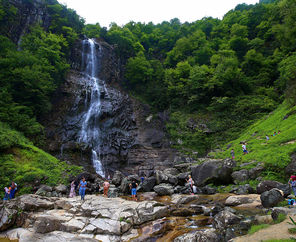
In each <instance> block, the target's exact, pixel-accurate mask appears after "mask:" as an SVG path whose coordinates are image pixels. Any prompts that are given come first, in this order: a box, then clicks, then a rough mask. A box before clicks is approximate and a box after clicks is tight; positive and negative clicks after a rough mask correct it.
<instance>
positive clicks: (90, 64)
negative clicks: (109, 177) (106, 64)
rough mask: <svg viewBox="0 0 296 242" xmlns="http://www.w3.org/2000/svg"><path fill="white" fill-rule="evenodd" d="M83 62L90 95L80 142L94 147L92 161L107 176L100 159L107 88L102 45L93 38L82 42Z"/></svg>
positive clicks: (86, 102) (86, 96) (97, 170)
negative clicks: (102, 92)
mask: <svg viewBox="0 0 296 242" xmlns="http://www.w3.org/2000/svg"><path fill="white" fill-rule="evenodd" d="M82 45H83V46H82V50H83V51H82V64H83V66H84V65H85V66H86V67H85V70H84V75H85V78H86V80H87V84H88V86H89V87H90V89H91V90H90V97H89V94H88V92H86V95H85V107H86V111H85V112H84V114H83V117H82V120H83V121H82V126H81V131H80V135H79V140H78V141H79V142H80V143H85V144H87V145H89V146H90V147H91V148H92V162H93V166H94V168H95V170H96V173H97V174H99V175H101V176H102V177H105V173H104V169H103V166H102V163H101V161H100V158H99V157H100V145H101V139H100V128H99V124H98V122H99V116H100V112H101V97H100V90H101V88H105V83H104V81H102V80H100V79H99V78H98V67H99V66H98V65H99V59H98V58H97V57H100V56H101V55H100V54H101V51H102V49H101V47H100V46H99V47H100V48H99V50H97V49H96V43H95V42H94V40H93V39H87V40H83V42H82Z"/></svg>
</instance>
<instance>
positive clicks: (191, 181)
mask: <svg viewBox="0 0 296 242" xmlns="http://www.w3.org/2000/svg"><path fill="white" fill-rule="evenodd" d="M187 182H188V183H189V185H190V190H191V195H193V194H194V193H193V184H194V181H193V179H192V178H191V176H190V175H189V176H188V180H187Z"/></svg>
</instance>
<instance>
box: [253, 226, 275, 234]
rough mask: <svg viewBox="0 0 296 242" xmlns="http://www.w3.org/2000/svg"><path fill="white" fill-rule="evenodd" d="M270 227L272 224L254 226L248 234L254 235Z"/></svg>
mask: <svg viewBox="0 0 296 242" xmlns="http://www.w3.org/2000/svg"><path fill="white" fill-rule="evenodd" d="M269 226H270V224H258V225H252V226H251V228H250V229H249V231H248V234H254V233H256V232H257V231H259V230H261V229H266V228H268V227H269Z"/></svg>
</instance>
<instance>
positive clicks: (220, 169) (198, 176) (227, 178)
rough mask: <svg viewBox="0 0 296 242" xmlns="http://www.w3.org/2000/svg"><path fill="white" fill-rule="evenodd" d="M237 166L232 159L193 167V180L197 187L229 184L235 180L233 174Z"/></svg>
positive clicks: (211, 161)
mask: <svg viewBox="0 0 296 242" xmlns="http://www.w3.org/2000/svg"><path fill="white" fill-rule="evenodd" d="M235 166H236V162H235V161H233V160H231V159H225V160H209V161H205V162H204V163H203V164H201V165H198V166H193V167H191V173H192V178H193V180H194V181H195V185H197V186H204V185H206V184H208V183H214V184H217V185H220V184H229V183H231V182H232V180H233V178H232V176H231V174H232V172H233V168H234V167H235Z"/></svg>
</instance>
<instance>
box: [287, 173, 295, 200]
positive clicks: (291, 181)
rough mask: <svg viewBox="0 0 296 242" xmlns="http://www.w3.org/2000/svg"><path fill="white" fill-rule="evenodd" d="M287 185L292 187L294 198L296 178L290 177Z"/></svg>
mask: <svg viewBox="0 0 296 242" xmlns="http://www.w3.org/2000/svg"><path fill="white" fill-rule="evenodd" d="M288 183H289V184H290V186H291V187H292V190H293V192H294V195H295V196H296V176H291V177H290V179H289V182H288Z"/></svg>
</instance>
